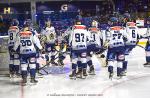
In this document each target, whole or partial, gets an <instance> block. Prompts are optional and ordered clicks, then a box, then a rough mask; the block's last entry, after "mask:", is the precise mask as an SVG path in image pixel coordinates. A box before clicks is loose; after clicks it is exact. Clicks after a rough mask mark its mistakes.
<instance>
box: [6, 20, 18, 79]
mask: <svg viewBox="0 0 150 98" xmlns="http://www.w3.org/2000/svg"><path fill="white" fill-rule="evenodd" d="M18 25H19V21H18V20H17V19H13V20H12V21H11V26H10V27H9V30H8V35H9V41H8V45H9V47H8V49H9V54H10V62H9V72H10V77H14V76H15V75H19V65H20V60H19V52H15V51H13V47H14V44H15V42H16V37H17V33H18V32H19V27H18Z"/></svg>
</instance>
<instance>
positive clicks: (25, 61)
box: [14, 21, 42, 85]
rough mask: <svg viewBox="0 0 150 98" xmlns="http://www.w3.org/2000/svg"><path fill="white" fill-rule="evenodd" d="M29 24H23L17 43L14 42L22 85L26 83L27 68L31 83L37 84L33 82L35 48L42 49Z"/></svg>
mask: <svg viewBox="0 0 150 98" xmlns="http://www.w3.org/2000/svg"><path fill="white" fill-rule="evenodd" d="M29 25H30V24H29V23H28V22H26V21H25V22H24V27H23V29H22V31H20V32H19V33H18V37H17V41H16V42H15V46H14V50H15V51H18V50H19V51H20V62H21V75H22V79H23V81H22V85H25V84H26V83H27V74H28V70H27V68H28V67H29V72H30V76H31V81H30V82H31V83H37V82H38V81H37V80H35V77H36V49H35V46H36V47H38V49H39V50H41V49H42V46H41V44H40V41H39V39H38V37H37V36H36V35H35V32H33V31H32V30H31V29H30V28H29Z"/></svg>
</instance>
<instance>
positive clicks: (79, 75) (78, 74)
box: [76, 68, 83, 79]
mask: <svg viewBox="0 0 150 98" xmlns="http://www.w3.org/2000/svg"><path fill="white" fill-rule="evenodd" d="M76 77H77V78H81V79H82V78H83V77H82V69H81V68H79V69H78V72H77V74H76Z"/></svg>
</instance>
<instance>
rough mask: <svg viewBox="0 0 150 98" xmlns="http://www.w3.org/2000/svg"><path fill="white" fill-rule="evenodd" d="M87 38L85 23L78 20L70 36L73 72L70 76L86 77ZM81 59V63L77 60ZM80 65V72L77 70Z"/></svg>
mask: <svg viewBox="0 0 150 98" xmlns="http://www.w3.org/2000/svg"><path fill="white" fill-rule="evenodd" d="M87 38H88V31H87V29H86V26H85V25H82V24H81V21H80V20H76V24H75V25H74V26H73V27H72V30H71V32H70V36H69V46H70V47H71V61H72V74H71V75H69V77H70V78H76V77H78V78H85V77H86V76H87V72H86V69H87V60H86V51H87ZM78 61H81V63H80V64H79V65H77V62H78ZM77 67H78V72H77V73H76V71H77Z"/></svg>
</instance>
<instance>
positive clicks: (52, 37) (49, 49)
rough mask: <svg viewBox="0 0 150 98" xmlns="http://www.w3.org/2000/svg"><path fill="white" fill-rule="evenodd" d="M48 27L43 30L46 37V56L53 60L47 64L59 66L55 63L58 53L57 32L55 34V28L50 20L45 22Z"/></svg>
mask: <svg viewBox="0 0 150 98" xmlns="http://www.w3.org/2000/svg"><path fill="white" fill-rule="evenodd" d="M45 24H46V27H45V28H44V29H43V30H42V35H43V36H45V41H44V44H45V51H46V54H47V55H48V57H49V58H51V60H50V59H49V60H48V61H47V62H49V61H50V62H51V64H52V65H55V66H56V65H58V64H57V63H56V62H55V53H56V49H55V44H56V32H55V28H54V27H53V26H52V25H51V21H50V20H49V19H48V20H46V22H45Z"/></svg>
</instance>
